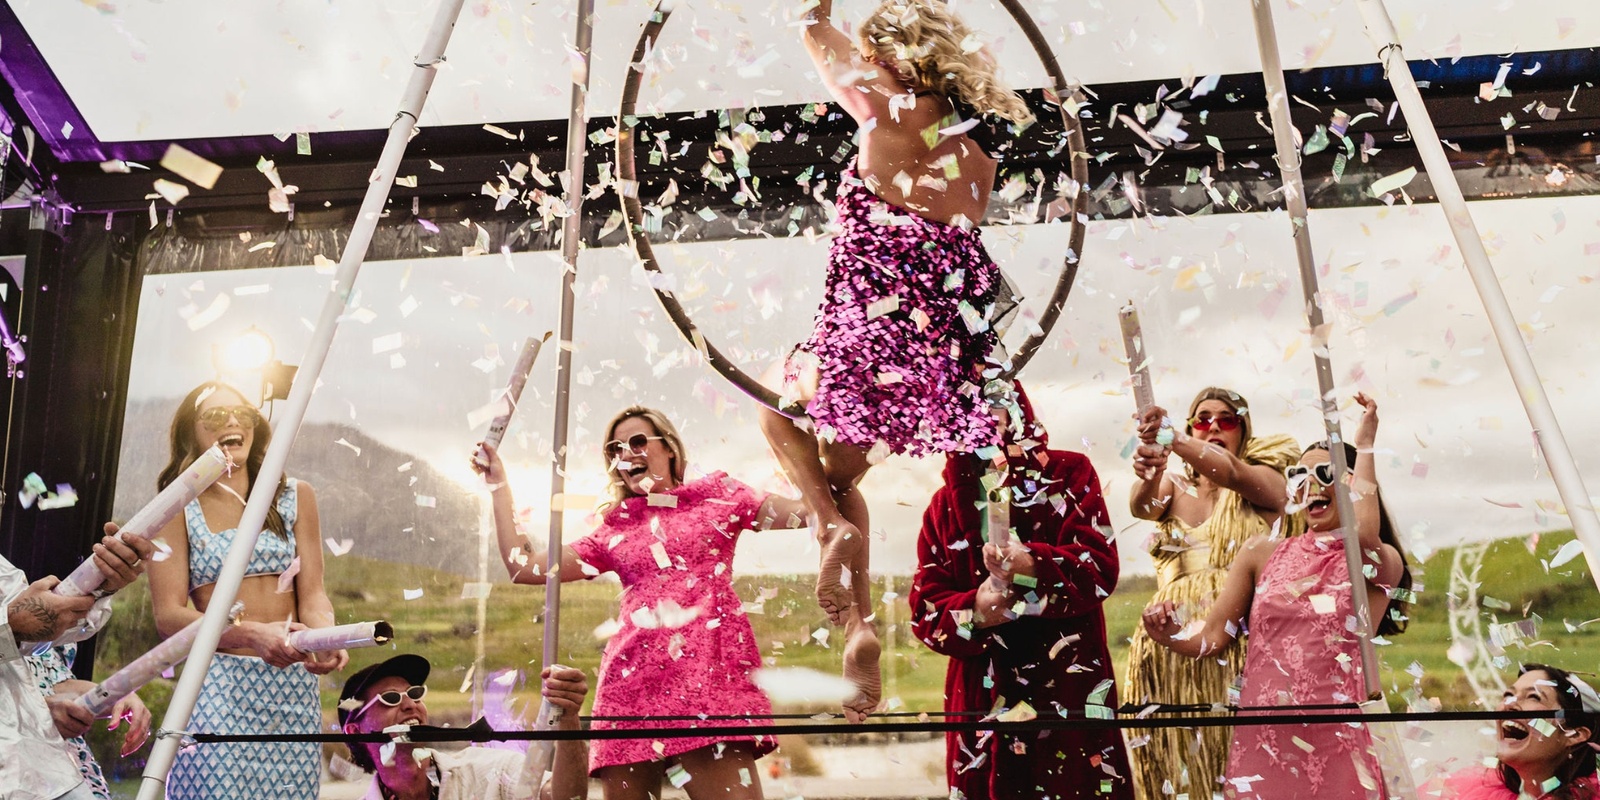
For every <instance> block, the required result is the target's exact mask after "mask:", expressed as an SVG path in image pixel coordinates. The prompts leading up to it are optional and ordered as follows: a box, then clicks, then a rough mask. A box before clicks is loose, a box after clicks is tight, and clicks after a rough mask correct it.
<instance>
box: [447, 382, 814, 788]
mask: <svg viewBox="0 0 1600 800" xmlns="http://www.w3.org/2000/svg"><path fill="white" fill-rule="evenodd" d="M605 437H606V439H605V442H606V443H605V445H604V446H603V447H602V451H601V452H602V455H603V456H604V457H605V463H606V472H607V474H608V475H609V477H610V479H611V502H610V503H608V504H606V506H605V507H604V508H603V509H602V510H601V512H600V525H599V527H597V528H595V530H594V532H593V533H591V534H589V535H588V536H585V537H583V538H582V539H579V540H578V541H576V542H573V543H572V544H569V545H567V546H565V547H563V548H562V553H561V563H560V564H558V565H549V564H547V563H546V562H547V553H546V551H545V548H543V547H537V548H536V547H533V546H531V545H530V544H529V542H528V540H527V538H526V537H524V536H523V535H522V532H521V531H519V530H517V523H516V514H515V511H514V506H513V505H512V497H511V489H510V487H509V486H508V485H507V483H506V474H505V467H504V465H503V464H502V463H501V461H500V456H499V454H498V453H496V452H495V451H494V448H492V447H489V446H487V445H482V444H481V443H480V446H481V447H482V448H483V454H484V456H485V463H479V462H478V461H477V460H476V459H474V460H473V462H472V464H473V468H474V469H476V470H477V471H478V472H479V473H481V474H482V475H483V477H484V480H485V481H487V482H488V484H489V486H490V488H491V490H492V492H493V499H494V525H495V536H496V538H497V539H498V540H499V543H500V555H501V558H502V559H503V560H504V561H505V565H506V570H507V571H508V572H510V573H511V580H512V581H513V582H515V583H523V584H536V585H538V584H543V583H544V582H545V579H546V578H547V577H548V576H550V575H551V574H555V575H556V576H557V579H558V580H561V581H575V580H587V579H590V578H594V577H597V576H599V575H601V574H603V573H606V572H615V573H616V574H617V577H618V578H620V579H621V580H622V586H623V593H622V601H621V603H622V607H621V609H620V610H619V612H618V614H617V617H618V622H619V625H618V629H617V631H616V633H615V634H614V635H612V636H611V638H610V639H609V640H607V641H606V647H605V652H604V654H602V655H601V657H600V680H599V687H598V688H597V689H596V691H595V698H594V711H593V713H594V714H595V716H597V717H604V716H617V717H663V718H665V719H658V720H650V721H638V722H618V721H601V720H596V721H595V722H594V725H593V727H594V729H595V730H604V729H608V728H633V729H637V728H663V727H683V726H686V725H687V726H689V727H695V726H696V725H695V723H693V722H683V721H681V720H685V719H693V718H694V717H695V716H697V715H703V714H717V715H719V716H720V715H732V716H735V717H738V718H740V720H739V721H733V720H730V719H728V718H726V717H723V718H720V719H717V720H714V721H712V722H709V723H707V724H709V725H714V726H729V725H760V724H763V723H765V722H766V721H767V720H766V718H767V717H769V716H771V714H772V704H771V703H770V702H769V701H768V700H767V697H766V695H765V694H763V693H762V692H761V690H760V689H759V688H757V687H756V685H755V682H754V681H753V680H752V678H751V673H752V671H754V670H756V669H758V668H760V666H761V653H760V651H759V650H758V649H757V648H756V638H755V631H754V630H752V629H751V627H750V620H749V618H748V617H746V616H745V613H744V604H743V603H742V602H741V600H740V599H739V595H738V593H736V592H735V591H734V588H733V551H734V548H735V547H736V546H737V545H738V543H739V537H740V536H741V535H743V534H745V533H747V532H749V531H755V530H768V529H771V528H803V527H806V526H807V525H810V524H811V518H810V515H809V513H808V512H807V511H806V507H805V506H804V505H803V504H802V503H801V502H800V501H799V500H792V499H789V498H786V497H781V496H779V495H775V494H767V493H766V492H760V491H757V490H755V489H752V488H750V487H749V486H746V485H744V484H743V483H740V482H738V481H736V480H734V479H732V478H730V477H728V476H727V475H726V474H724V473H721V472H713V473H710V474H708V475H705V476H704V477H696V478H690V477H689V476H688V467H689V455H688V450H687V449H686V448H685V447H684V444H683V439H682V437H680V436H679V435H678V431H677V429H676V428H675V427H673V425H672V423H671V422H670V421H669V420H668V419H667V417H666V415H664V414H662V413H661V412H659V411H656V410H654V409H650V408H645V407H643V406H633V407H630V408H625V409H623V410H622V411H621V412H620V413H618V414H617V416H616V417H614V418H612V420H611V423H610V424H609V425H607V426H606V428H605ZM672 720H680V721H672ZM776 747H777V741H776V740H775V739H774V738H773V737H771V736H702V737H693V738H677V739H661V740H654V741H652V740H650V739H646V738H639V739H609V740H601V741H596V742H594V743H593V744H592V745H591V746H590V748H589V772H590V775H592V776H593V777H595V778H598V779H599V780H600V784H601V788H602V790H603V792H604V796H605V798H606V800H646V798H649V797H660V796H661V789H662V782H663V780H664V779H665V778H667V777H668V776H671V777H672V782H673V785H674V786H681V787H682V788H683V789H684V791H686V792H687V793H688V795H689V798H690V800H761V797H762V793H761V779H760V776H759V774H758V773H757V770H756V763H755V762H756V759H758V758H760V757H761V756H763V755H765V754H767V753H770V752H772V751H773V750H774V749H776ZM685 781H687V782H685Z"/></svg>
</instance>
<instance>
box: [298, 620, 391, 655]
mask: <svg viewBox="0 0 1600 800" xmlns="http://www.w3.org/2000/svg"><path fill="white" fill-rule="evenodd" d="M393 640H394V628H391V627H389V623H387V622H384V621H382V620H378V621H377V622H352V623H350V624H349V625H335V626H333V627H331V628H307V629H306V630H303V631H295V632H294V633H291V634H289V646H290V647H293V648H294V649H296V650H299V651H300V652H302V653H325V652H327V651H329V650H353V649H355V648H358V647H377V646H378V645H380V644H388V643H389V642H391V641H393Z"/></svg>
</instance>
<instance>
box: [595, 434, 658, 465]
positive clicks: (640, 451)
mask: <svg viewBox="0 0 1600 800" xmlns="http://www.w3.org/2000/svg"><path fill="white" fill-rule="evenodd" d="M664 438H666V437H663V436H649V435H646V434H643V433H636V434H634V435H632V436H629V437H628V440H627V441H626V442H624V441H622V440H620V439H612V440H611V441H609V442H606V446H605V450H604V452H605V454H606V459H607V460H615V459H617V458H619V457H620V456H621V455H622V450H623V448H627V450H628V452H630V453H634V454H637V455H644V449H645V447H646V446H648V445H649V444H650V443H651V442H659V441H661V440H662V439H664Z"/></svg>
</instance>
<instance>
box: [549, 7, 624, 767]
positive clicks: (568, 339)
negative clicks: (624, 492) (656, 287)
mask: <svg viewBox="0 0 1600 800" xmlns="http://www.w3.org/2000/svg"><path fill="white" fill-rule="evenodd" d="M593 23H594V0H578V21H577V30H576V31H575V32H574V33H573V37H572V53H571V55H572V57H573V58H574V59H575V61H574V62H573V64H572V103H571V107H570V108H569V109H568V112H567V169H566V187H565V188H566V198H565V200H566V206H567V209H566V212H567V216H566V218H565V219H563V220H562V222H561V260H562V263H563V267H562V270H561V319H560V322H559V325H558V328H559V332H558V333H557V335H556V407H555V423H554V430H553V431H552V433H551V436H550V440H551V446H552V447H553V448H554V451H555V452H554V455H555V460H554V461H553V462H552V463H551V466H550V532H549V543H548V547H549V549H548V550H547V553H548V560H547V561H546V562H545V563H546V564H548V565H550V570H547V571H546V575H547V576H548V577H547V578H546V580H545V582H544V666H545V667H546V668H548V667H551V666H554V665H556V664H557V663H559V662H560V652H561V648H560V644H561V579H562V577H563V576H562V575H561V574H560V572H559V571H554V570H555V569H556V567H557V566H558V565H560V564H561V527H562V524H563V523H564V521H565V518H566V505H567V503H566V490H567V417H568V408H569V406H570V405H571V397H572V317H573V289H572V284H573V281H574V280H575V279H576V278H577V275H578V253H579V251H580V250H581V249H582V247H581V246H582V244H583V241H582V240H583V189H584V186H583V165H584V157H585V156H586V155H587V154H588V153H587V149H586V148H587V147H588V142H589V138H588V137H589V114H588V111H587V110H586V109H587V106H588V102H589V66H590V64H589V53H590V50H591V43H592V41H593V33H594V27H593ZM618 124H622V122H621V121H620V120H619V121H618ZM552 571H554V574H552ZM560 718H561V710H560V709H558V708H556V707H555V706H553V705H551V704H550V702H549V701H548V700H546V701H544V702H542V703H540V704H539V717H538V719H537V720H536V721H535V722H534V727H535V728H536V729H538V730H549V729H552V728H554V727H555V725H556V721H557V720H559V719H560ZM553 757H554V743H553V742H548V741H546V742H535V743H534V744H533V746H532V747H530V748H529V750H528V761H529V764H528V769H529V771H530V772H531V774H532V776H533V780H534V782H535V785H538V782H539V781H540V780H542V779H543V777H544V773H545V772H546V771H548V770H549V768H550V762H551V760H552V758H553Z"/></svg>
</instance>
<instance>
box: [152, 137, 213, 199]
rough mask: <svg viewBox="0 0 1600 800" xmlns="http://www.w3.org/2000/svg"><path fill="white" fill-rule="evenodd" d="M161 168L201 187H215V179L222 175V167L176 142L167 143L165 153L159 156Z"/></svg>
mask: <svg viewBox="0 0 1600 800" xmlns="http://www.w3.org/2000/svg"><path fill="white" fill-rule="evenodd" d="M161 168H162V169H166V170H171V171H172V172H174V173H176V174H177V175H178V176H179V177H181V178H183V179H184V180H187V181H188V182H190V183H192V184H194V185H196V186H199V187H201V188H203V189H210V188H213V187H215V186H216V185H217V179H218V178H220V177H222V167H220V166H218V165H216V164H214V163H212V162H211V161H208V160H207V159H205V158H204V157H202V156H199V155H196V154H194V153H192V152H190V151H189V150H187V149H185V148H184V147H183V146H182V145H177V144H170V145H167V153H166V155H164V156H162V157H161Z"/></svg>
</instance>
